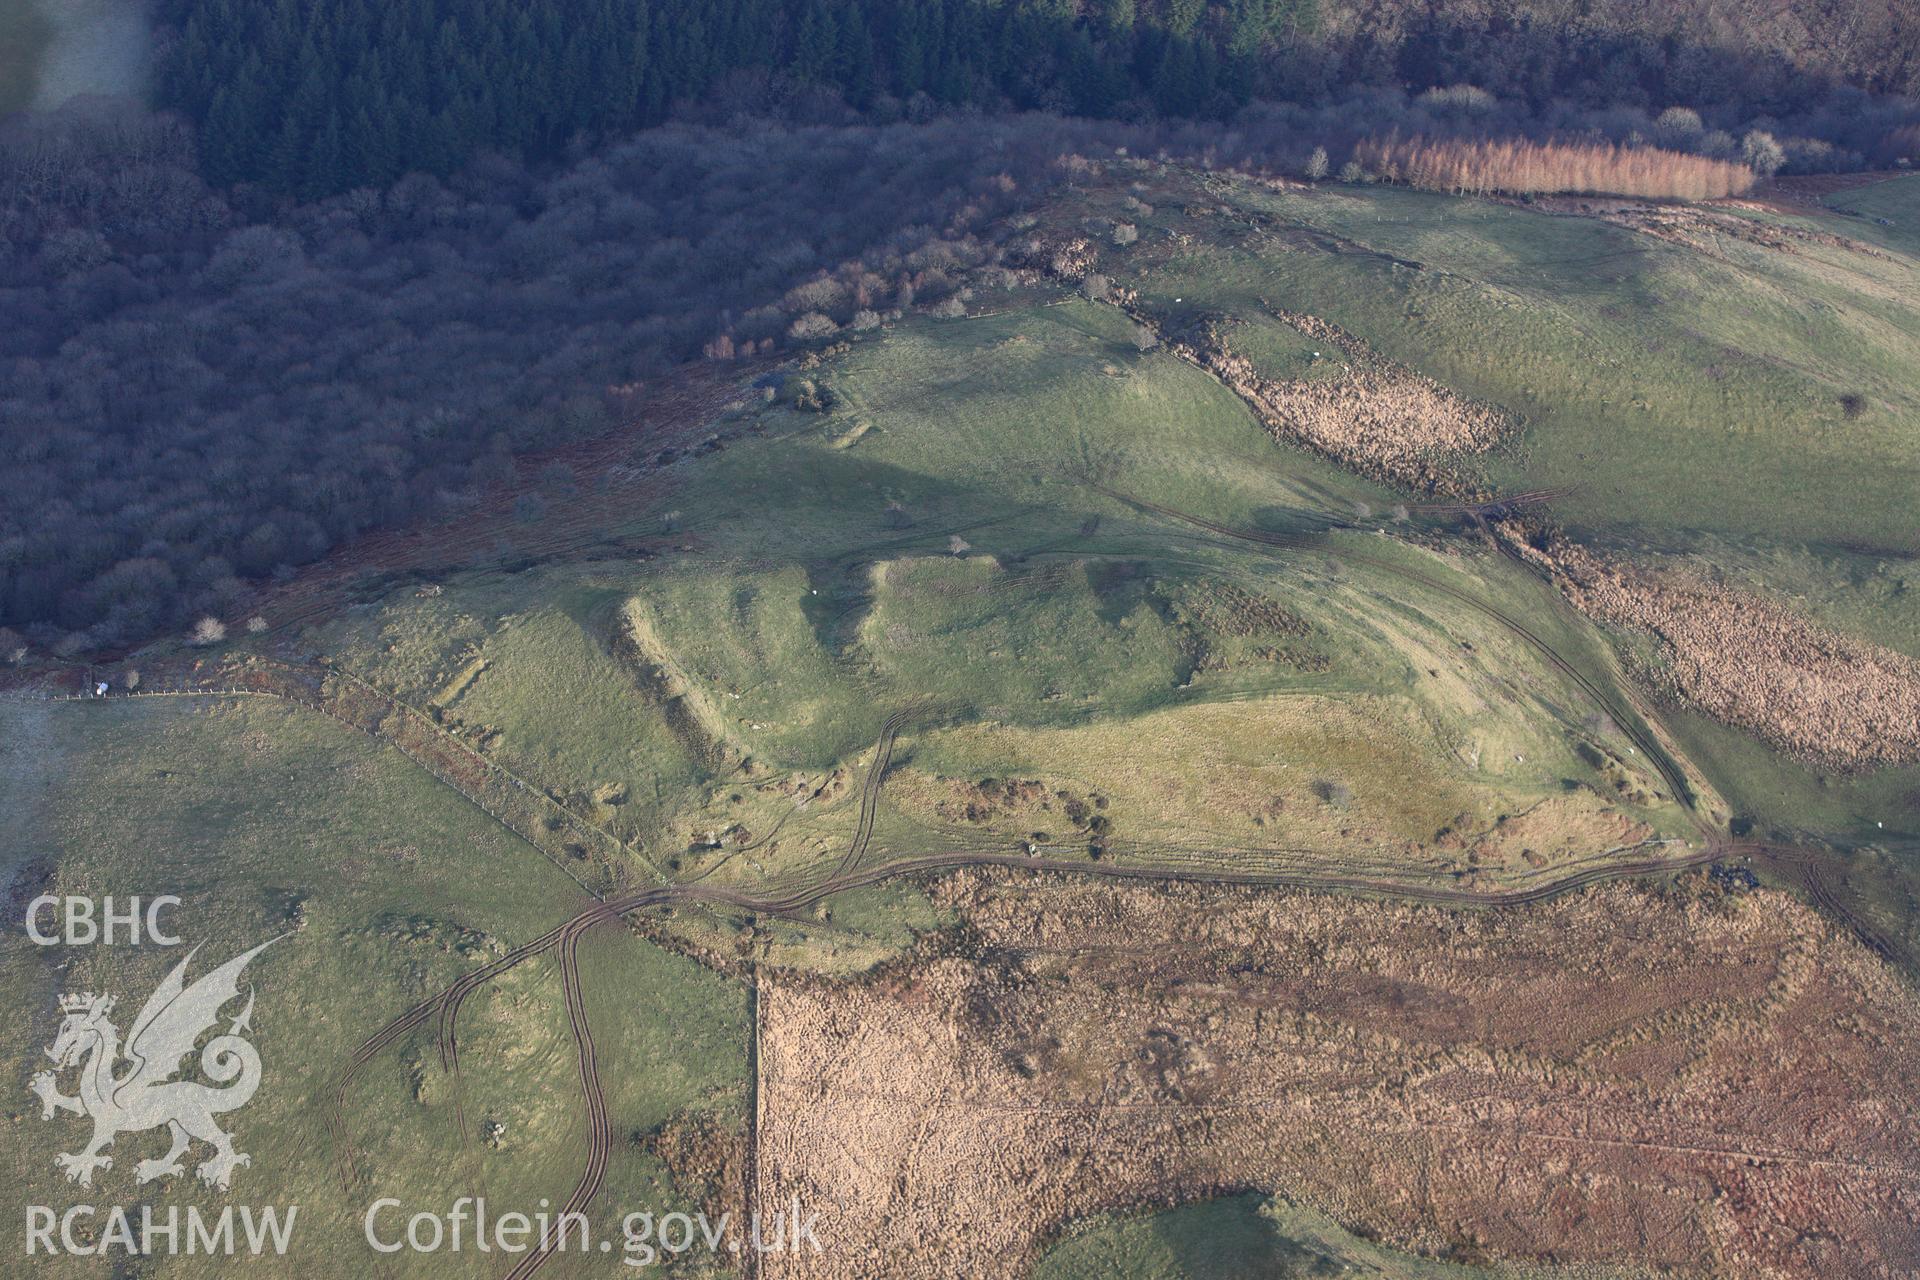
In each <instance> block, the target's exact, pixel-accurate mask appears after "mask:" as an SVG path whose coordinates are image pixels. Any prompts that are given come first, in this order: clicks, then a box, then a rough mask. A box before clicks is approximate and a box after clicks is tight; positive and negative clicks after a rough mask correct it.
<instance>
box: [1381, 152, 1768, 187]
mask: <svg viewBox="0 0 1920 1280" xmlns="http://www.w3.org/2000/svg"><path fill="white" fill-rule="evenodd" d="M1354 159H1355V160H1357V161H1359V163H1360V164H1361V165H1363V166H1365V167H1366V168H1367V169H1369V170H1371V171H1372V172H1373V173H1375V174H1377V175H1379V176H1380V177H1381V178H1384V179H1386V180H1387V181H1389V182H1404V183H1406V184H1407V185H1408V186H1413V187H1419V188H1421V189H1422V190H1426V191H1452V192H1457V193H1461V194H1469V195H1487V194H1492V193H1496V192H1502V193H1506V194H1508V195H1545V194H1551V193H1556V192H1565V193H1581V194H1591V195H1622V196H1647V197H1655V198H1665V199H1673V200H1711V199H1714V198H1715V197H1718V196H1730V195H1740V194H1743V193H1745V192H1746V191H1749V190H1751V189H1752V187H1753V170H1752V169H1749V168H1748V167H1747V166H1746V165H1743V164H1735V163H1732V162H1731V161H1727V160H1715V159H1712V158H1710V157H1707V156H1694V155H1686V154H1684V153H1682V152H1678V151H1664V150H1661V149H1660V148H1658V147H1622V146H1616V145H1613V144H1609V143H1584V142H1529V141H1527V140H1525V139H1478V140H1474V139H1427V138H1385V139H1380V138H1375V139H1371V140H1369V141H1367V142H1363V143H1361V144H1360V146H1359V148H1358V149H1357V150H1356V151H1355V153H1354Z"/></svg>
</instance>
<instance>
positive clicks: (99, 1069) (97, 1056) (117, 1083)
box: [32, 938, 280, 1191]
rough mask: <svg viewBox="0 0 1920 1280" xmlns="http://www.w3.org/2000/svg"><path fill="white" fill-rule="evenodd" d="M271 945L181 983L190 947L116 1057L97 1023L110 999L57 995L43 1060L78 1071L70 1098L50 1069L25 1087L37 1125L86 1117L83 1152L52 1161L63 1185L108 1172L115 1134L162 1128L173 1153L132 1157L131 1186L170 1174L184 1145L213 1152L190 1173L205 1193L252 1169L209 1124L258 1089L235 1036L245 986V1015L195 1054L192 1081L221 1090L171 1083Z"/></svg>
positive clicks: (109, 1026)
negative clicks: (36, 1105)
mask: <svg viewBox="0 0 1920 1280" xmlns="http://www.w3.org/2000/svg"><path fill="white" fill-rule="evenodd" d="M278 941H280V939H279V938H274V939H272V940H271V941H268V942H263V943H261V944H260V945H259V946H257V947H255V948H254V949H253V950H251V951H249V952H247V953H246V954H244V955H241V956H237V957H235V958H234V959H232V960H229V961H227V962H226V963H225V964H223V965H221V966H220V967H219V968H218V969H215V970H214V971H213V972H212V973H209V974H207V975H206V976H205V977H203V978H201V979H199V980H198V981H196V982H195V983H194V984H193V985H192V986H187V985H186V973H187V965H188V964H190V963H191V962H192V960H193V957H194V955H195V954H196V953H197V952H198V951H199V950H200V949H199V948H198V947H195V948H194V949H193V951H190V952H188V953H187V958H186V959H185V960H182V961H181V962H180V963H179V964H177V965H175V966H174V969H173V972H172V973H169V974H168V975H167V976H166V978H165V979H164V980H163V981H162V982H161V983H160V986H159V988H158V989H157V990H155V991H154V993H153V995H152V996H150V997H149V998H148V1000H147V1003H146V1005H145V1006H144V1007H143V1008H142V1009H141V1010H140V1016H139V1017H137V1018H135V1019H134V1020H133V1027H132V1029H131V1030H130V1031H129V1032H128V1033H127V1041H126V1047H125V1049H124V1050H123V1049H122V1048H121V1044H120V1031H119V1028H117V1027H115V1026H114V1025H113V1023H112V1022H110V1021H108V1020H107V1015H108V1014H109V1013H111V1012H113V997H111V996H105V995H92V994H88V995H66V996H61V997H60V1011H61V1012H62V1013H63V1014H65V1015H66V1020H65V1021H63V1022H62V1023H61V1024H60V1034H59V1035H58V1036H57V1037H55V1039H54V1042H53V1044H52V1046H51V1047H50V1048H48V1050H47V1056H48V1057H49V1058H52V1059H53V1060H54V1062H55V1064H57V1070H58V1071H65V1070H66V1069H67V1068H69V1067H71V1066H74V1065H76V1064H78V1065H79V1067H80V1093H79V1096H78V1097H68V1096H67V1095H65V1094H63V1093H61V1092H60V1085H59V1082H58V1079H57V1076H56V1072H55V1071H42V1072H40V1073H39V1074H37V1075H35V1076H34V1077H33V1082H32V1088H33V1091H34V1092H35V1093H37V1094H39V1095H40V1103H41V1112H40V1115H41V1118H42V1119H46V1120H51V1119H53V1116H54V1113H55V1112H56V1111H70V1112H72V1113H73V1114H74V1115H78V1116H88V1117H90V1118H91V1119H92V1120H93V1141H91V1142H89V1143H88V1144H87V1145H86V1148H85V1150H83V1151H80V1152H77V1153H75V1154H71V1155H67V1154H63V1155H59V1156H56V1157H54V1163H55V1164H57V1165H59V1166H60V1168H61V1169H62V1170H64V1171H65V1172H66V1175H67V1179H68V1181H70V1182H77V1183H79V1184H80V1185H81V1186H83V1187H90V1186H92V1185H93V1171H94V1170H95V1169H111V1168H112V1167H113V1157H111V1156H107V1155H102V1154H101V1152H102V1151H104V1150H105V1149H106V1148H107V1147H108V1146H110V1145H111V1144H112V1142H113V1140H114V1138H115V1137H116V1136H117V1135H119V1134H122V1133H138V1132H141V1131H142V1130H146V1129H157V1128H159V1127H160V1126H162V1125H165V1126H166V1127H167V1129H168V1130H169V1131H170V1132H171V1133H172V1135H173V1148H172V1149H171V1150H170V1151H168V1152H167V1154H166V1155H165V1156H163V1157H161V1158H160V1159H158V1160H142V1161H141V1162H140V1163H139V1165H138V1166H137V1168H136V1169H135V1174H136V1177H137V1180H138V1181H139V1182H142V1183H146V1182H152V1181H153V1180H154V1179H155V1178H166V1177H172V1176H173V1175H175V1174H177V1173H180V1172H181V1171H182V1170H181V1166H180V1157H181V1156H182V1155H184V1154H186V1151H187V1148H188V1147H189V1146H191V1145H192V1142H193V1140H194V1139H198V1140H199V1141H201V1142H204V1143H207V1144H209V1145H210V1146H212V1147H213V1155H212V1156H211V1157H209V1158H208V1159H207V1160H205V1161H204V1162H202V1163H201V1165H200V1166H199V1168H198V1169H197V1170H196V1172H197V1173H198V1174H199V1175H200V1180H201V1181H202V1182H205V1183H207V1184H208V1185H209V1186H214V1187H218V1188H220V1189H221V1190H222V1191H224V1190H226V1189H227V1186H228V1184H229V1183H230V1182H231V1181H232V1179H233V1171H234V1169H236V1168H237V1167H239V1166H241V1165H244V1164H250V1163H252V1160H251V1158H250V1157H248V1156H246V1155H244V1154H243V1153H241V1152H239V1151H235V1150H234V1149H233V1135H232V1134H229V1133H223V1132H222V1131H221V1129H220V1127H219V1126H218V1125H216V1124H215V1123H214V1122H213V1118H214V1117H215V1116H217V1115H219V1114H221V1113H222V1112H227V1111H234V1110H238V1109H239V1108H241V1107H244V1106H246V1105H247V1103H248V1101H249V1100H251V1099H252V1097H253V1093H254V1090H255V1089H257V1088H259V1087H260V1054H259V1052H258V1051H257V1050H255V1049H254V1047H253V1045H252V1044H251V1043H249V1042H248V1041H247V1039H246V1038H245V1035H244V1033H245V1032H247V1031H249V1030H251V1029H252V1018H253V993H252V991H251V989H249V991H248V993H247V1004H246V1008H244V1009H242V1010H241V1011H240V1016H239V1017H237V1018H235V1019H234V1020H233V1021H232V1023H231V1024H230V1025H229V1026H228V1027H227V1031H226V1034H225V1035H217V1036H215V1037H214V1038H213V1039H211V1040H209V1041H207V1044H206V1047H205V1048H204V1049H202V1050H201V1051H200V1071H201V1074H203V1075H204V1076H206V1078H207V1079H209V1080H211V1081H213V1082H214V1085H221V1086H224V1087H222V1088H215V1087H213V1085H205V1084H200V1083H198V1082H197V1081H186V1080H175V1079H173V1077H174V1076H175V1075H176V1074H178V1073H179V1072H180V1070H181V1069H182V1067H183V1065H184V1062H183V1060H184V1059H185V1058H186V1057H187V1056H188V1055H189V1054H191V1053H192V1052H193V1049H194V1045H195V1043H196V1042H197V1041H198V1040H199V1039H200V1037H201V1035H202V1034H204V1033H205V1032H206V1031H208V1030H209V1029H210V1028H212V1027H213V1026H214V1025H215V1024H216V1023H218V1022H219V1021H220V1009H221V1006H222V1005H225V1004H226V1003H227V1002H228V1001H230V1000H234V999H237V998H238V997H239V995H240V987H239V980H240V971H241V970H243V969H245V968H246V967H247V962H248V961H249V960H252V959H253V958H254V957H255V956H257V955H259V954H260V953H261V952H262V951H265V950H266V949H267V948H268V947H270V946H272V945H273V944H274V943H275V942H278ZM123 1060H124V1063H125V1069H124V1070H123V1069H122V1064H123Z"/></svg>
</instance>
